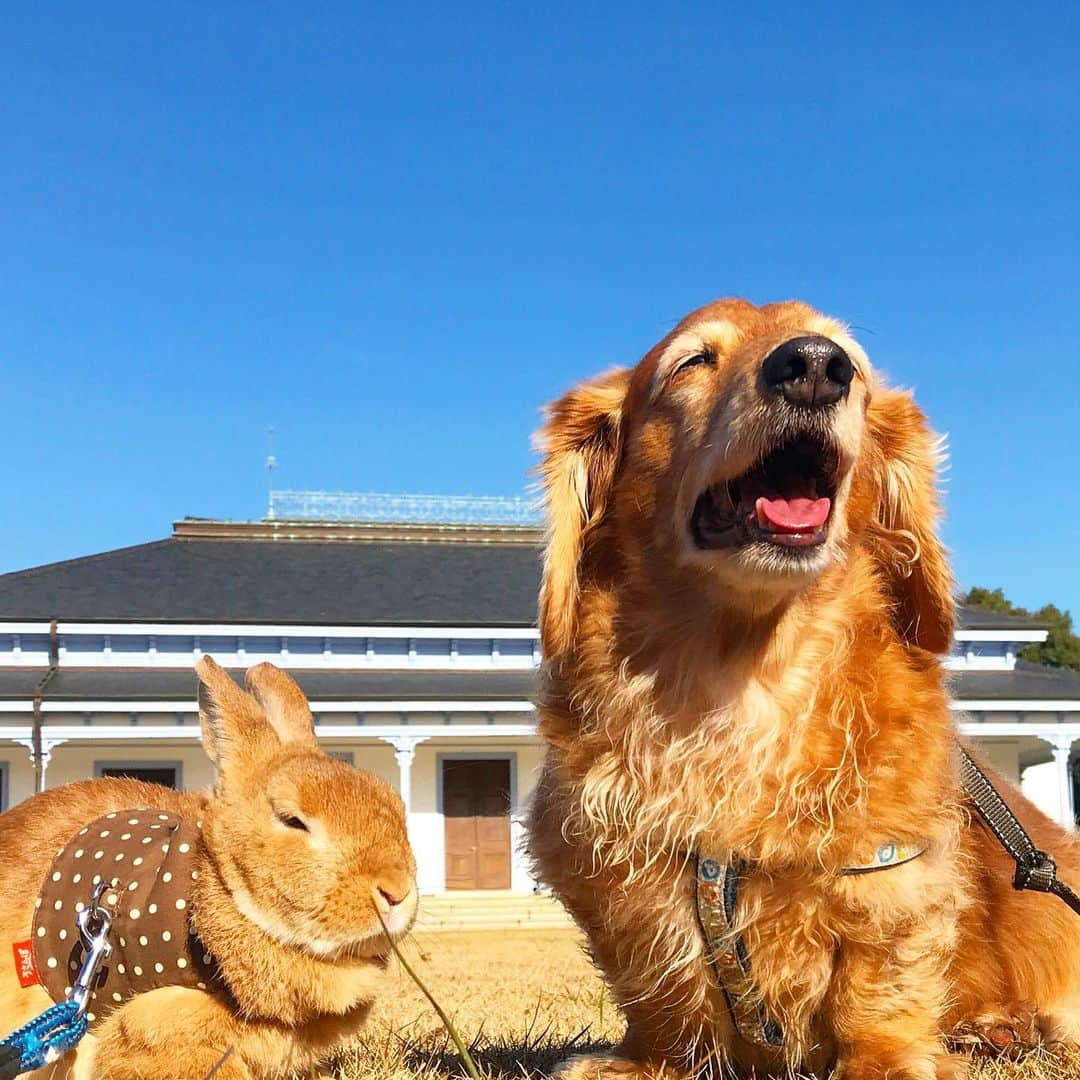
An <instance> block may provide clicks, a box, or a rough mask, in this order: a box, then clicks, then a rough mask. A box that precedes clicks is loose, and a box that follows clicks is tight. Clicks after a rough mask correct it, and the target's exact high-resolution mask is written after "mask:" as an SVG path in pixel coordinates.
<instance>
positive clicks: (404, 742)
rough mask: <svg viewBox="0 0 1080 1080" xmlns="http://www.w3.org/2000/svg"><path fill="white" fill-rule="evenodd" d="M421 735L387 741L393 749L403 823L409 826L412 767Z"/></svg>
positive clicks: (401, 736) (392, 738)
mask: <svg viewBox="0 0 1080 1080" xmlns="http://www.w3.org/2000/svg"><path fill="white" fill-rule="evenodd" d="M424 738H425V736H423V735H391V736H389V737H388V739H387V741H388V742H389V743H390V744H391V745H392V746H393V747H394V760H395V761H396V762H397V767H398V794H400V795H401V801H402V802H403V803H404V804H405V821H406V823H408V824H410V830H409V832H410V835H411V833H412V829H411V818H412V766H413V759H414V758H415V757H416V748H417V746H418V745H419V744H420V743H422V742H423V741H424Z"/></svg>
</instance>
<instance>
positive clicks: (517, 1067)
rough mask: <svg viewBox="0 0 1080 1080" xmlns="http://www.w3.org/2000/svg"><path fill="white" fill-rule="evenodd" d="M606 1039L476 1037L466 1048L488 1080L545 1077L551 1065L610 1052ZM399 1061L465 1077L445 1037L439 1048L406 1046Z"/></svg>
mask: <svg viewBox="0 0 1080 1080" xmlns="http://www.w3.org/2000/svg"><path fill="white" fill-rule="evenodd" d="M612 1045H613V1044H612V1043H610V1042H597V1041H595V1040H593V1039H590V1038H588V1037H587V1034H586V1033H585V1032H581V1033H580V1034H579V1035H577V1036H575V1037H574V1038H571V1039H566V1038H553V1037H551V1036H549V1035H547V1034H543V1035H540V1036H538V1037H536V1038H532V1037H527V1038H526V1039H525V1040H523V1041H520V1042H519V1041H502V1040H497V1039H496V1040H487V1039H477V1040H475V1041H474V1042H473V1044H472V1045H471V1046H470V1047H469V1053H470V1054H472V1056H473V1060H474V1061H475V1062H476V1065H477V1068H479V1069H480V1072H481V1073H482V1074H483V1075H484V1077H485V1078H488V1080H548V1078H549V1077H550V1076H551V1074H552V1073H553V1072H554V1071H555V1068H556V1067H557V1066H559V1065H561V1064H563V1063H564V1062H566V1061H567V1060H568V1059H569V1058H572V1057H575V1056H577V1055H578V1054H595V1053H601V1052H604V1051H610V1050H611V1048H612ZM403 1059H404V1060H403V1064H404V1065H405V1066H406V1068H408V1069H410V1070H412V1071H414V1072H415V1073H416V1074H417V1076H420V1077H425V1076H429V1075H430V1076H433V1077H444V1076H445V1077H452V1078H454V1080H457V1078H458V1077H465V1076H467V1075H468V1073H467V1072H466V1071H465V1067H464V1065H462V1063H461V1058H460V1057H459V1056H458V1055H457V1053H456V1052H455V1050H454V1048H453V1045H452V1044H451V1043H450V1042H449V1040H448V1041H447V1042H446V1043H444V1045H443V1046H441V1047H438V1048H436V1047H432V1046H430V1045H429V1046H427V1047H419V1046H414V1047H411V1048H408V1049H406V1051H405V1054H404V1055H403Z"/></svg>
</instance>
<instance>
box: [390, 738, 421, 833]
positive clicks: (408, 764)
mask: <svg viewBox="0 0 1080 1080" xmlns="http://www.w3.org/2000/svg"><path fill="white" fill-rule="evenodd" d="M394 745H395V750H394V760H395V761H397V767H398V792H399V793H400V795H401V801H402V802H403V803H404V804H405V815H406V817H408V814H409V811H410V810H411V809H412V763H413V758H414V757H416V747H414V746H398V744H397V740H396V739H395V740H394Z"/></svg>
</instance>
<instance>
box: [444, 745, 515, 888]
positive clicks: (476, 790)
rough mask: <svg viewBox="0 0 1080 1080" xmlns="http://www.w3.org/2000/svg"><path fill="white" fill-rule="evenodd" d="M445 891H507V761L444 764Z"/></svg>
mask: <svg viewBox="0 0 1080 1080" xmlns="http://www.w3.org/2000/svg"><path fill="white" fill-rule="evenodd" d="M442 779H443V814H444V815H445V821H446V887H447V888H448V889H509V888H510V762H509V761H507V760H506V759H501V760H500V759H489V758H485V759H479V760H474V761H458V760H450V761H444V762H443V766H442Z"/></svg>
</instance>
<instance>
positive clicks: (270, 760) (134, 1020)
mask: <svg viewBox="0 0 1080 1080" xmlns="http://www.w3.org/2000/svg"><path fill="white" fill-rule="evenodd" d="M197 671H198V674H199V678H200V680H201V686H200V688H199V720H200V723H201V725H202V735H203V744H204V746H205V747H206V751H207V753H208V754H209V755H210V757H211V759H212V760H213V762H214V764H215V766H216V768H217V782H216V786H215V790H214V791H213V793H209V792H176V791H171V790H169V789H167V788H163V787H157V786H155V785H152V784H143V783H139V782H136V781H132V780H91V781H85V782H82V783H78V784H70V785H68V786H66V787H62V788H57V789H55V790H52V791H47V792H45V793H43V794H41V795H36V796H34V797H33V798H32V799H28V800H27V801H26V802H23V803H21V804H20V805H19V806H17V807H15V808H14V809H12V810H10V811H8V812H7V813H6V814H3V815H2V816H0V882H2V883H3V884H2V888H0V932H2V934H3V937H4V938H5V940H6V941H9V942H11V943H12V944H13V945H17V944H18V943H25V942H27V941H29V942H31V943H32V950H33V956H34V960H35V961H36V969H37V977H38V978H40V980H41V982H40V983H39V984H37V985H30V986H26V987H24V986H22V985H20V980H19V978H18V973H17V972H16V970H15V969H14V968H13V967H12V965H11V962H10V961H9V962H8V964H6V965H3V967H2V969H0V1026H2V1027H3V1028H4V1029H5V1031H4V1034H6V1032H7V1031H9V1030H11V1029H13V1028H15V1027H16V1026H18V1025H20V1024H22V1023H25V1022H26V1021H27V1020H28V1019H30V1018H31V1017H33V1016H36V1015H37V1014H38V1013H39V1012H41V1011H43V1010H44V1009H45V1008H46V1007H48V1005H49V1004H50V1003H51V1001H52V1000H53V996H51V995H50V993H49V992H46V989H45V987H46V986H49V987H50V989H51V990H52V991H53V994H54V995H55V993H57V992H58V993H59V995H60V997H61V998H62V997H63V993H64V990H65V985H62V984H65V983H66V984H67V985H70V984H71V982H72V980H73V978H74V974H73V973H74V972H75V971H77V968H78V961H79V960H80V959H81V955H82V954H81V950H80V949H79V948H78V940H79V939H78V933H77V931H76V930H75V922H74V919H75V908H76V907H80V908H81V907H82V906H83V904H85V903H89V901H90V896H91V891H92V889H93V887H94V883H95V882H96V881H98V880H101V881H104V882H105V887H106V889H107V891H106V893H105V894H104V895H103V896H102V899H101V903H102V904H103V905H105V906H106V907H108V908H109V909H110V911H112V912H113V913H114V918H113V927H112V931H111V933H110V940H111V942H112V944H113V948H114V952H113V954H112V956H111V957H110V958H109V959H108V960H107V961H106V962H105V964H104V965H103V967H102V969H101V974H99V976H98V979H97V980H96V983H95V989H94V997H93V998H92V999H91V1001H90V1005H89V1013H88V1015H93V1017H94V1019H93V1021H92V1022H91V1026H90V1033H89V1034H88V1035H87V1036H86V1037H85V1038H84V1039H83V1041H82V1043H80V1045H79V1048H78V1051H77V1054H71V1055H68V1057H67V1058H66V1059H64V1061H62V1062H60V1063H58V1065H57V1066H54V1074H53V1075H55V1076H72V1077H75V1078H78V1080H82V1078H88V1077H93V1078H95V1080H119V1078H135V1077H138V1078H139V1080H165V1078H174V1077H193V1078H201V1077H205V1076H206V1075H207V1074H208V1073H209V1072H210V1071H211V1070H213V1069H214V1068H215V1066H219V1067H218V1068H217V1070H216V1071H215V1072H214V1077H215V1080H237V1078H240V1077H259V1078H262V1077H268V1078H269V1077H278V1076H288V1075H292V1074H294V1073H296V1072H303V1071H305V1070H310V1069H312V1068H314V1067H315V1066H316V1065H318V1064H319V1063H320V1062H322V1061H324V1060H325V1059H326V1058H328V1057H329V1056H331V1055H332V1054H333V1053H334V1051H335V1050H336V1049H338V1048H339V1047H340V1046H341V1045H342V1044H343V1043H344V1042H345V1041H347V1040H348V1039H349V1038H350V1037H351V1036H353V1035H354V1034H355V1033H356V1032H357V1030H358V1029H359V1028H360V1027H361V1025H362V1024H363V1023H364V1021H365V1019H366V1017H367V1015H368V1013H369V1011H370V1009H371V1005H372V1002H373V1000H374V998H375V997H376V995H377V994H378V992H379V988H380V986H381V984H382V982H383V978H384V972H385V969H386V965H387V960H386V957H387V954H388V952H389V944H388V942H387V941H386V938H385V936H384V935H383V932H382V929H381V927H380V924H379V918H378V914H381V915H382V918H383V919H384V920H385V922H386V925H387V927H388V929H389V931H390V933H391V934H392V935H393V936H395V937H398V936H400V935H402V934H404V933H405V932H407V931H408V929H409V928H410V926H411V925H412V922H413V919H414V918H415V914H416V886H415V871H416V864H415V861H414V859H413V855H412V851H411V849H410V847H409V842H408V839H407V836H406V831H405V816H404V807H403V805H402V802H401V800H400V798H399V797H398V796H397V795H396V794H395V793H394V792H393V790H392V789H391V788H390V787H389V786H388V785H387V784H385V783H384V782H383V781H382V780H379V779H377V778H375V777H373V776H370V775H368V774H367V773H364V772H360V771H359V770H357V769H354V768H352V767H351V766H349V765H345V764H343V763H341V762H337V761H333V760H332V759H330V758H329V757H327V756H326V755H325V754H324V753H323V752H322V751H321V750H320V749H319V747H318V745H317V743H316V741H315V729H314V724H313V722H312V717H311V711H310V709H309V708H308V704H307V701H306V700H305V698H304V695H303V693H302V692H301V690H300V688H299V687H298V686H297V685H296V683H295V682H294V681H293V680H292V679H291V678H290V677H289V676H288V675H286V674H285V673H284V672H282V671H279V670H278V669H277V668H275V667H273V666H272V665H270V664H260V665H259V666H258V667H255V668H252V669H251V670H250V671H249V672H248V673H247V679H246V685H247V692H245V691H244V690H241V689H240V688H239V687H238V686H237V684H236V683H235V682H233V680H232V679H231V678H230V676H229V675H228V674H227V673H226V672H225V671H223V670H222V669H221V668H220V667H218V665H217V664H216V663H214V661H213V660H211V659H210V658H209V657H204V658H203V659H202V660H200V661H199V664H198V666H197ZM54 897H55V899H54ZM9 955H10V954H9ZM17 955H18V954H17ZM69 971H70V972H71V973H69ZM23 976H24V978H23V981H24V982H25V981H28V979H27V972H26V971H25V970H24V971H23ZM57 987H58V991H57ZM43 1072H44V1071H43Z"/></svg>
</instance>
